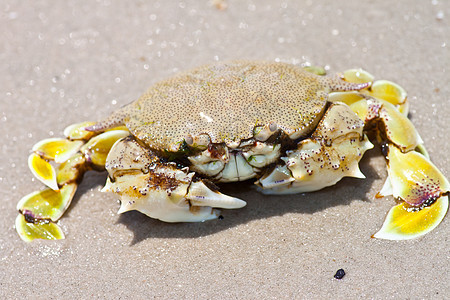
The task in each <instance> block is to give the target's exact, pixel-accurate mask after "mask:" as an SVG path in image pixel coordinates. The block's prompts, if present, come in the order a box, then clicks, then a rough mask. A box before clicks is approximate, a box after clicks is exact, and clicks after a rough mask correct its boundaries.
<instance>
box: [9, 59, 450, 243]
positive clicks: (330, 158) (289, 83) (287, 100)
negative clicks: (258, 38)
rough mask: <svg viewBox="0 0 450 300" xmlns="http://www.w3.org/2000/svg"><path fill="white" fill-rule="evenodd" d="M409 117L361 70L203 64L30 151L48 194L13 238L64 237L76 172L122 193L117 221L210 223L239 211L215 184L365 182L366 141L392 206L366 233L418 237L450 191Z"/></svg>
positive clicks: (440, 213)
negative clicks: (131, 214)
mask: <svg viewBox="0 0 450 300" xmlns="http://www.w3.org/2000/svg"><path fill="white" fill-rule="evenodd" d="M407 115H408V102H407V100H406V92H405V91H404V90H403V88H401V87H400V86H398V85H397V84H395V83H393V82H390V81H386V80H378V81H374V80H373V76H372V75H370V74H369V73H367V72H365V71H363V70H357V69H351V70H348V71H346V72H344V73H342V74H339V75H338V76H334V77H332V76H325V74H324V71H323V70H321V69H319V68H307V70H304V69H302V68H300V67H297V66H293V65H288V64H281V63H262V62H230V63H221V64H216V65H211V66H205V67H202V68H199V69H195V70H192V71H190V72H186V73H183V74H181V75H178V76H176V77H174V78H172V79H168V80H165V81H162V82H160V83H157V84H156V85H154V86H153V87H152V88H151V89H150V90H149V91H148V92H147V93H146V94H144V95H143V96H142V97H141V98H140V99H138V100H137V101H135V102H133V103H131V104H129V105H127V106H125V107H123V108H121V109H120V110H119V111H117V112H115V113H113V114H112V115H111V116H110V117H108V118H106V119H105V120H102V121H100V122H84V123H79V124H74V125H71V126H69V127H67V128H66V129H65V131H64V134H65V136H66V138H64V139H59V138H52V139H46V140H43V141H41V142H39V143H37V144H36V145H35V146H34V147H33V152H32V154H31V155H30V157H29V160H28V162H29V166H30V169H31V171H32V173H33V174H34V175H35V176H36V177H37V178H38V179H39V180H41V181H42V182H43V183H44V184H45V185H46V186H47V188H46V189H44V190H41V191H37V192H34V193H31V194H29V195H27V196H25V197H23V198H22V199H21V200H20V201H19V203H18V205H17V209H18V210H19V215H18V216H17V219H16V230H17V231H18V233H19V235H20V237H21V238H22V239H23V240H25V241H31V240H33V239H36V238H42V239H60V238H64V233H63V231H62V230H61V228H60V227H59V225H58V224H57V223H58V222H59V221H58V220H59V219H60V218H61V216H62V215H63V214H64V212H65V211H66V209H67V208H68V206H69V205H70V202H71V200H72V198H73V196H74V194H75V192H76V189H77V186H78V184H79V182H80V181H81V179H82V177H83V174H84V172H86V171H88V170H104V169H106V170H107V171H108V174H109V176H108V179H107V182H106V185H105V187H104V188H103V191H107V192H113V193H115V194H118V195H119V196H120V201H121V206H120V209H119V213H123V212H126V211H129V210H139V211H141V212H142V213H144V214H146V215H148V216H150V217H152V218H156V219H160V220H162V221H166V222H198V221H205V220H209V219H214V218H217V217H218V216H219V209H221V208H226V209H233V208H240V207H243V206H245V204H246V203H245V202H244V201H243V200H241V199H237V198H234V197H230V196H227V195H224V194H222V193H220V192H218V190H217V188H216V187H215V185H214V182H234V181H243V180H249V179H256V181H255V183H256V185H257V189H258V190H259V191H260V192H262V193H266V194H286V193H299V192H309V191H315V190H319V189H321V188H323V187H326V186H330V185H333V184H335V183H336V182H338V181H339V180H340V179H341V178H343V177H345V176H351V177H358V178H364V175H363V174H362V173H361V172H360V170H359V168H358V163H359V161H360V159H361V157H362V156H363V154H364V152H365V151H366V150H368V149H370V148H372V147H373V145H372V143H371V142H370V141H369V139H368V137H367V136H368V135H369V136H371V139H372V141H373V142H377V143H378V144H380V146H381V149H382V152H383V155H385V158H386V163H387V170H388V178H387V179H386V183H385V185H384V187H383V188H382V190H381V191H380V192H379V193H378V195H377V197H383V196H388V195H393V196H394V198H395V199H396V200H397V201H398V202H399V204H397V205H396V206H394V207H393V208H392V209H391V210H390V211H389V213H388V215H387V217H386V220H385V222H384V224H383V226H382V228H381V229H380V231H378V232H377V233H376V234H374V235H373V237H376V238H383V239H392V240H402V239H411V238H416V237H419V236H422V235H424V234H426V233H427V232H429V231H431V230H433V229H434V228H435V227H436V226H437V225H438V224H439V223H440V222H441V221H442V219H443V218H444V216H445V214H446V212H447V210H448V194H449V190H450V185H449V182H448V181H447V179H446V178H445V176H444V175H443V174H442V173H441V172H440V171H439V170H438V169H437V168H436V167H435V166H434V165H433V164H432V163H431V161H430V159H429V156H428V153H427V151H426V150H425V147H424V146H423V142H422V140H421V138H420V136H419V134H418V133H417V131H416V130H415V128H414V126H413V125H412V123H411V122H410V120H409V119H408V118H407ZM50 161H53V163H50ZM55 165H56V168H55Z"/></svg>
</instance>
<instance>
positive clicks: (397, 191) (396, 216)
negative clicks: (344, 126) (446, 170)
mask: <svg viewBox="0 0 450 300" xmlns="http://www.w3.org/2000/svg"><path fill="white" fill-rule="evenodd" d="M387 159H388V174H389V178H388V180H387V181H386V183H385V185H384V187H383V189H382V190H381V192H380V193H379V194H378V196H387V195H391V194H392V195H393V196H394V197H395V198H397V199H400V200H403V201H404V202H403V203H401V204H399V205H397V206H395V207H393V208H392V209H391V210H390V211H389V213H388V215H387V217H386V220H385V222H384V224H383V227H382V228H381V230H380V231H379V232H377V233H376V234H374V235H373V237H376V238H382V239H390V240H405V239H412V238H416V237H419V236H421V235H424V234H426V233H428V232H430V231H431V230H433V229H434V228H435V227H436V226H437V225H439V223H440V222H441V221H442V219H443V218H444V216H445V214H446V213H447V210H448V204H449V203H448V202H449V201H448V193H449V190H450V184H449V182H448V181H447V179H446V178H445V177H444V175H443V174H442V173H441V172H440V171H439V170H438V169H437V168H436V166H434V165H433V163H431V161H430V160H429V159H428V158H427V157H425V156H424V155H422V154H420V153H418V152H415V151H410V152H407V153H403V152H401V151H400V150H399V149H398V148H397V147H396V146H394V145H389V153H388V156H387Z"/></svg>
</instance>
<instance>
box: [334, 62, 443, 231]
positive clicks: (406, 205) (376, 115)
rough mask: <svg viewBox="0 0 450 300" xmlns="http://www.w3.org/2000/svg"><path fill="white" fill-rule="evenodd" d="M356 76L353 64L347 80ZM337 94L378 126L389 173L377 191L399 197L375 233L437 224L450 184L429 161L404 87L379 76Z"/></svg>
mask: <svg viewBox="0 0 450 300" xmlns="http://www.w3.org/2000/svg"><path fill="white" fill-rule="evenodd" d="M344 74H345V73H344ZM353 76H354V72H352V70H350V71H347V78H346V79H347V80H349V81H354V78H353ZM344 77H345V75H344ZM332 97H336V96H332ZM358 97H359V99H358ZM338 98H340V101H343V102H346V103H348V104H349V106H350V108H351V109H352V110H353V111H355V113H356V114H357V115H358V116H359V117H360V118H361V119H362V120H364V121H365V123H366V124H367V125H366V127H368V128H369V129H371V128H375V129H377V130H378V139H379V140H380V141H382V149H383V150H384V151H383V152H384V154H385V156H386V162H387V170H388V178H387V180H386V183H385V185H384V187H383V189H382V190H381V192H380V193H378V195H377V196H378V197H383V196H388V195H393V196H394V198H396V199H398V200H399V201H401V203H400V204H398V205H397V206H394V207H393V208H392V209H391V210H390V211H389V213H388V215H387V217H386V220H385V222H384V224H383V226H382V228H381V229H380V231H378V232H377V233H376V234H374V235H373V237H376V238H383V239H390V240H404V239H412V238H416V237H419V236H422V235H424V234H426V233H428V232H430V231H431V230H433V229H434V228H435V227H436V226H437V225H439V223H440V222H441V221H442V219H443V218H444V216H445V214H446V213H447V210H448V205H449V203H448V202H449V200H448V194H449V191H450V184H449V182H448V180H447V179H446V178H445V176H444V175H443V174H442V173H441V172H440V171H439V169H437V168H436V166H435V165H434V164H433V163H432V162H431V161H430V159H429V156H428V153H427V151H426V150H425V147H424V146H423V141H422V139H421V138H420V136H419V134H418V133H417V131H416V129H415V128H414V125H413V124H412V123H411V121H410V120H409V119H408V118H407V113H408V105H407V102H406V92H405V91H404V90H403V88H401V87H400V86H398V85H397V84H395V83H392V82H390V81H386V80H379V81H375V82H374V83H373V84H372V86H371V87H370V89H367V90H363V91H362V92H361V93H359V94H354V95H351V96H350V95H339V97H336V99H338Z"/></svg>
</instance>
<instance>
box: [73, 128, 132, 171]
mask: <svg viewBox="0 0 450 300" xmlns="http://www.w3.org/2000/svg"><path fill="white" fill-rule="evenodd" d="M128 135H130V132H129V131H127V130H111V131H107V132H104V133H102V134H100V135H97V136H95V137H93V138H92V139H90V140H89V142H88V143H87V144H85V145H84V146H83V147H82V148H81V152H83V153H84V154H85V155H86V156H87V157H89V160H90V161H91V162H92V163H93V164H94V165H97V166H102V167H103V166H104V165H105V162H106V157H107V156H108V153H109V150H111V147H112V146H113V145H114V143H115V142H116V141H118V140H120V139H121V138H124V137H126V136H128Z"/></svg>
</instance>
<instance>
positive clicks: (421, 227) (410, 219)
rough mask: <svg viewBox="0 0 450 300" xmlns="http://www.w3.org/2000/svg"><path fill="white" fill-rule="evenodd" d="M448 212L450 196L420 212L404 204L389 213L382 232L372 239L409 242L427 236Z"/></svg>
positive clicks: (441, 198) (440, 199)
mask: <svg viewBox="0 0 450 300" xmlns="http://www.w3.org/2000/svg"><path fill="white" fill-rule="evenodd" d="M447 210H448V196H442V197H440V198H439V199H437V200H436V202H434V203H433V204H432V205H430V206H428V207H425V208H423V209H421V210H419V211H414V210H411V209H410V206H409V205H408V204H407V203H405V202H403V203H401V204H399V205H396V206H394V207H393V208H391V210H390V211H389V213H388V215H387V216H386V220H385V221H384V224H383V227H381V229H380V231H378V232H377V233H375V234H374V235H373V236H372V237H375V238H379V239H386V240H408V239H413V238H417V237H419V236H422V235H424V234H427V233H428V232H430V231H431V230H433V229H434V228H436V226H438V225H439V223H441V221H442V219H443V218H444V216H445V214H446V213H447Z"/></svg>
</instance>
